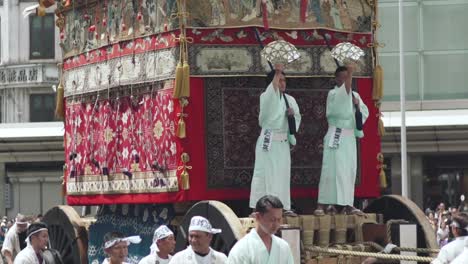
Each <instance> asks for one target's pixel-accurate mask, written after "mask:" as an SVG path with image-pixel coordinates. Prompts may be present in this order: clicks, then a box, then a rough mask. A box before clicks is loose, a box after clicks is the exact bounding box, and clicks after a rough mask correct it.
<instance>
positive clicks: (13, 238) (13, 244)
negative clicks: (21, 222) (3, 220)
mask: <svg viewBox="0 0 468 264" xmlns="http://www.w3.org/2000/svg"><path fill="white" fill-rule="evenodd" d="M7 250H8V251H9V252H10V253H11V255H12V256H13V259H15V257H16V255H18V253H19V252H20V251H21V248H20V243H19V238H18V234H17V233H16V224H14V225H13V226H12V227H11V228H10V229H9V230H8V232H7V233H6V235H5V241H4V242H3V246H2V254H3V255H5V251H7Z"/></svg>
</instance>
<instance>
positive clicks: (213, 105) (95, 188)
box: [38, 0, 436, 263]
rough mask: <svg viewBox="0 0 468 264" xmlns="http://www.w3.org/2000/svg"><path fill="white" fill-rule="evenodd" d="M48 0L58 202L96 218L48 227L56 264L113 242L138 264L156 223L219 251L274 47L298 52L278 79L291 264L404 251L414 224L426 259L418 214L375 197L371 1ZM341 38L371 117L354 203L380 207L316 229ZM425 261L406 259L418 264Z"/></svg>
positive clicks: (95, 258) (68, 213) (249, 155)
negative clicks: (56, 78) (124, 239)
mask: <svg viewBox="0 0 468 264" xmlns="http://www.w3.org/2000/svg"><path fill="white" fill-rule="evenodd" d="M45 4H47V6H48V5H49V4H54V1H50V0H49V1H44V0H41V1H39V7H38V9H39V10H40V9H43V8H45V7H47V6H44V5H45ZM55 4H56V11H55V14H56V18H57V19H56V24H57V27H58V28H59V31H60V46H61V48H62V54H63V61H62V63H61V64H60V65H59V67H60V70H61V77H60V84H59V86H58V91H57V98H58V99H57V102H58V104H57V113H58V114H59V115H61V116H62V117H63V120H64V124H65V133H64V147H65V153H66V155H65V164H64V174H63V177H64V180H63V191H64V195H66V201H67V203H68V205H69V206H91V205H99V211H98V213H97V215H96V217H94V218H92V219H88V218H82V217H79V216H78V215H77V214H76V212H75V211H74V210H73V209H72V208H71V207H68V206H58V207H56V208H53V209H51V210H50V211H49V212H48V213H47V214H46V215H45V218H44V219H45V221H46V222H47V223H48V224H49V226H50V232H51V241H52V246H53V247H55V248H57V249H59V250H60V251H61V253H62V256H63V257H64V260H65V263H98V262H99V263H100V261H102V258H103V250H102V237H103V234H104V233H105V232H108V231H111V230H119V231H123V232H124V233H126V234H129V235H133V234H140V235H141V236H142V237H143V242H142V243H141V244H140V245H138V246H132V248H130V254H129V261H133V262H132V263H136V261H137V260H138V259H139V258H141V257H142V256H144V255H146V254H148V253H149V245H150V244H151V239H152V232H153V230H154V228H155V226H157V225H159V224H168V225H171V226H172V227H174V230H175V231H176V233H177V250H180V249H182V248H184V247H185V245H186V234H187V229H188V222H189V219H190V217H191V216H193V215H203V216H205V217H207V218H209V219H210V221H211V222H212V224H213V225H214V226H215V227H219V228H222V229H223V233H222V234H220V235H217V236H216V237H215V239H214V240H213V248H215V249H218V250H221V251H224V252H226V253H228V252H229V250H230V248H231V247H232V246H233V245H234V243H235V242H236V241H237V240H238V239H240V238H241V237H242V236H243V235H244V234H245V233H246V231H247V230H248V229H249V228H251V227H252V226H253V223H252V219H250V218H247V217H246V216H247V215H248V213H249V212H248V211H246V210H248V205H247V204H248V203H247V201H248V197H249V188H250V182H251V177H252V173H253V166H254V158H255V157H254V156H255V151H254V149H255V147H254V146H255V142H256V140H257V137H258V134H259V131H260V127H259V126H258V105H259V95H260V94H261V93H262V91H263V90H264V89H265V88H266V86H267V83H266V78H265V76H266V73H267V72H269V71H270V67H269V65H268V62H267V61H266V60H265V59H264V58H263V57H262V56H261V55H260V54H261V51H262V48H263V46H265V45H268V44H269V43H271V42H273V41H278V40H283V41H286V42H288V43H290V44H292V45H294V46H295V47H296V48H297V51H298V52H299V54H300V59H299V60H296V61H295V62H293V63H291V64H289V65H287V67H286V75H287V87H288V88H287V92H288V93H289V94H291V95H292V96H294V97H295V98H296V99H297V103H298V105H299V107H300V109H301V113H302V125H301V126H300V128H299V131H298V133H297V135H296V137H297V141H298V142H299V143H298V144H297V146H295V147H294V149H293V150H292V153H291V155H292V157H291V160H292V172H291V188H292V189H291V194H292V198H293V199H294V200H306V201H309V203H307V202H306V203H302V205H303V206H302V207H301V203H298V205H297V208H296V209H297V212H298V213H300V215H299V217H286V218H285V224H286V225H287V227H285V229H284V230H288V229H289V230H296V231H297V232H298V233H297V234H299V235H297V234H296V236H297V237H296V238H297V241H299V242H300V243H299V242H298V243H297V245H298V246H296V249H299V252H296V256H295V258H296V261H297V263H343V262H340V261H344V260H345V261H349V262H347V263H360V261H362V260H363V259H364V257H365V256H368V255H365V254H369V252H377V251H381V250H382V246H385V244H386V243H389V242H392V241H393V242H394V243H396V244H397V245H399V246H402V245H400V244H398V241H397V240H398V238H399V235H398V234H399V233H398V232H397V231H398V230H399V229H398V228H399V227H400V226H401V225H413V226H415V230H416V231H415V232H417V235H418V241H417V243H418V244H417V245H416V246H415V247H418V248H426V249H425V251H424V250H423V251H422V252H421V250H420V251H417V249H415V250H416V252H418V254H420V255H421V254H422V255H421V256H428V254H430V253H431V252H432V251H431V250H430V248H435V247H436V245H435V238H434V237H433V236H434V235H433V234H432V233H431V232H430V226H428V223H426V222H424V215H423V213H422V212H421V211H420V210H419V209H418V208H417V206H416V205H414V204H413V203H412V202H411V201H409V200H407V199H404V198H402V197H398V196H383V197H380V190H381V185H382V184H385V174H384V164H383V155H382V153H381V149H380V136H381V134H382V133H383V132H384V131H383V125H382V123H381V121H380V110H379V106H380V100H381V98H382V76H381V75H382V69H381V68H380V66H379V65H378V57H377V55H378V53H377V49H378V47H379V46H380V44H379V43H378V41H377V38H376V29H377V28H378V26H379V24H378V21H377V2H376V1H375V0H369V1H364V0H346V1H345V0H310V1H308V0H276V1H261V0H242V1H231V0H229V1H227V0H225V1H223V0H177V1H175V0H62V1H57V2H56V3H55ZM344 42H346V43H351V44H353V46H355V47H359V49H360V50H362V51H363V54H364V56H362V57H361V58H360V59H359V60H358V61H357V65H358V70H357V73H356V75H355V79H354V83H353V86H354V88H355V89H356V90H357V91H359V93H360V95H361V98H362V99H363V101H364V102H365V103H366V105H367V106H368V108H369V112H370V115H369V118H368V120H367V121H366V123H365V125H364V133H365V135H366V136H365V137H364V138H363V139H360V140H359V144H358V146H359V147H358V151H359V153H358V157H359V159H358V160H359V164H358V165H359V166H358V177H357V183H356V192H355V194H356V197H357V198H358V199H360V198H363V199H364V198H366V199H368V198H371V199H376V200H374V202H373V203H371V205H370V206H368V207H367V209H366V212H367V213H368V214H367V217H358V216H345V215H336V216H323V217H316V216H313V215H312V214H311V213H310V212H311V211H312V210H313V208H312V205H311V203H310V201H314V200H315V199H316V195H317V186H318V182H319V179H320V170H321V162H322V150H323V142H322V141H323V136H324V134H325V133H326V131H327V122H326V117H325V107H326V97H327V93H328V91H329V90H330V89H331V88H333V85H334V83H333V74H334V71H335V69H336V63H335V60H334V59H333V57H332V56H331V51H330V50H331V49H332V48H333V47H335V46H337V45H338V44H340V43H344ZM379 178H380V179H379ZM192 205H193V206H192ZM190 206H192V207H190ZM308 212H309V214H307V213H308ZM244 217H245V218H244ZM395 219H399V221H395ZM376 242H378V243H376ZM299 245H300V246H299ZM398 249H400V250H401V251H404V248H398ZM333 250H335V251H333ZM406 250H409V251H410V250H411V249H408V248H407V249H406ZM358 251H359V252H358ZM350 252H357V253H362V254H364V255H359V254H358V255H356V254H354V255H349V254H351V253H350ZM374 254H375V253H374ZM398 256H399V255H398ZM414 257H415V258H417V257H418V256H414ZM421 258H423V260H421V259H416V260H417V261H425V260H427V259H428V257H426V259H425V260H424V257H421ZM301 261H302V262H301Z"/></svg>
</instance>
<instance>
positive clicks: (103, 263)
mask: <svg viewBox="0 0 468 264" xmlns="http://www.w3.org/2000/svg"><path fill="white" fill-rule="evenodd" d="M109 263H110V262H109V259H108V258H106V259H104V261H103V262H102V264H109ZM122 264H130V263H127V262H122Z"/></svg>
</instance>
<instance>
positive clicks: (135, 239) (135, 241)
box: [104, 236, 141, 249]
mask: <svg viewBox="0 0 468 264" xmlns="http://www.w3.org/2000/svg"><path fill="white" fill-rule="evenodd" d="M120 242H126V243H127V246H128V245H130V243H132V244H138V243H140V242H141V237H140V236H129V237H123V238H120V237H119V238H114V239H111V240H109V241H107V242H106V243H105V244H104V249H108V248H111V247H113V246H114V245H115V244H118V243H120Z"/></svg>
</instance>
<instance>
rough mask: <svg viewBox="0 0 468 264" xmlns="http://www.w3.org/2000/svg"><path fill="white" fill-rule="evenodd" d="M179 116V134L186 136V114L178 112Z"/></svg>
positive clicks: (179, 135)
mask: <svg viewBox="0 0 468 264" xmlns="http://www.w3.org/2000/svg"><path fill="white" fill-rule="evenodd" d="M178 116H179V122H178V124H177V136H178V137H179V138H185V137H186V136H187V134H186V131H185V121H184V117H185V114H184V113H180V114H178Z"/></svg>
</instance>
